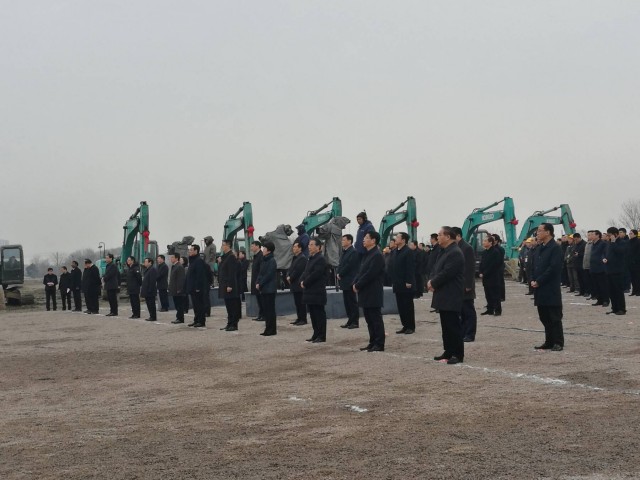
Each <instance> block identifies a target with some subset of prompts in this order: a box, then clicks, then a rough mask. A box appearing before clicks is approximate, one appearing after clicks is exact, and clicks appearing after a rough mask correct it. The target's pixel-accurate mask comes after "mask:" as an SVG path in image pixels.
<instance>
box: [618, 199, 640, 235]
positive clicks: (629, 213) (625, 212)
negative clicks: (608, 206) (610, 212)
mask: <svg viewBox="0 0 640 480" xmlns="http://www.w3.org/2000/svg"><path fill="white" fill-rule="evenodd" d="M620 208H621V210H622V213H621V214H620V218H619V219H618V221H619V223H620V226H621V227H626V228H627V230H628V229H631V228H638V227H640V199H638V198H636V199H631V200H625V201H624V202H622V205H621V207H620Z"/></svg>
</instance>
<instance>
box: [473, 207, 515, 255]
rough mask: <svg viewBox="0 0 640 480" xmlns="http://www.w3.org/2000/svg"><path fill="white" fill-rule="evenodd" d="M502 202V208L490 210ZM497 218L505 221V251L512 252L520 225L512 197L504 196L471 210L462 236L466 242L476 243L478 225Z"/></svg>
mask: <svg viewBox="0 0 640 480" xmlns="http://www.w3.org/2000/svg"><path fill="white" fill-rule="evenodd" d="M501 203H504V205H503V209H502V210H494V211H489V209H490V208H493V207H495V206H497V205H500V204H501ZM497 220H502V221H503V222H504V234H505V239H504V244H505V251H506V252H510V251H511V248H512V247H513V245H514V244H515V242H516V225H518V219H517V218H516V213H515V207H514V204H513V199H512V198H511V197H504V198H503V199H502V200H498V201H497V202H494V203H492V204H491V205H488V206H486V207H482V208H476V209H475V210H474V211H473V212H471V214H469V216H467V218H466V219H465V221H464V224H463V225H462V238H463V239H464V240H465V241H466V242H468V243H471V244H474V245H475V242H474V241H473V240H474V236H475V234H476V232H477V230H478V227H480V226H481V225H484V224H486V223H491V222H495V221H497Z"/></svg>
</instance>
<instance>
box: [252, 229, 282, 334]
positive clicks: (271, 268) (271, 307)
mask: <svg viewBox="0 0 640 480" xmlns="http://www.w3.org/2000/svg"><path fill="white" fill-rule="evenodd" d="M275 250H276V246H275V245H274V243H273V242H271V241H266V242H264V244H263V245H262V257H261V258H262V264H261V265H260V273H259V274H258V277H257V278H256V279H255V280H253V279H252V280H251V282H252V283H254V282H255V287H256V290H257V291H258V292H259V293H260V297H262V309H263V313H264V318H263V320H264V323H265V324H264V332H262V333H261V334H260V335H262V336H265V337H270V336H272V335H277V333H278V328H277V322H276V290H277V285H276V277H277V275H278V267H277V265H276V259H275V257H274V256H273V252H275Z"/></svg>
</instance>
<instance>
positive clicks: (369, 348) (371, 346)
mask: <svg viewBox="0 0 640 480" xmlns="http://www.w3.org/2000/svg"><path fill="white" fill-rule="evenodd" d="M372 348H373V345H371V344H369V345H367V346H366V347H360V351H361V352H365V351H369V350H371V349H372Z"/></svg>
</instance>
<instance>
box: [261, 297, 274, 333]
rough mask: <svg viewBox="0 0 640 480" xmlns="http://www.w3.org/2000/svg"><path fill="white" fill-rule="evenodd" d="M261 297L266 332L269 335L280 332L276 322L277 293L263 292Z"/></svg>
mask: <svg viewBox="0 0 640 480" xmlns="http://www.w3.org/2000/svg"><path fill="white" fill-rule="evenodd" d="M259 297H262V311H263V318H264V333H266V334H268V335H275V334H276V333H278V332H277V324H276V294H275V293H261V294H260V295H259Z"/></svg>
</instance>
